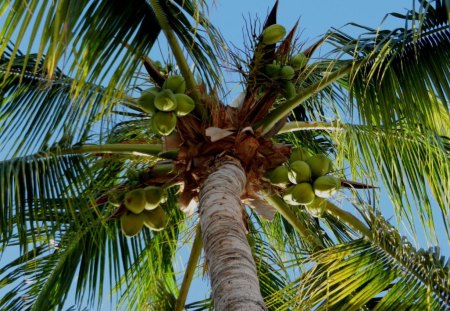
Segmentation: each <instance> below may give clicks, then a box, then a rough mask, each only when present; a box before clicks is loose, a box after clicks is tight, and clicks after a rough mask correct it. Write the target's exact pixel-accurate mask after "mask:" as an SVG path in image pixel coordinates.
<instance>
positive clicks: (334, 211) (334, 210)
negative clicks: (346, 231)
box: [326, 201, 373, 242]
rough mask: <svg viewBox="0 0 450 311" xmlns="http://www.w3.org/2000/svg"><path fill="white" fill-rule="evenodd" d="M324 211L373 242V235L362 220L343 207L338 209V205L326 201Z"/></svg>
mask: <svg viewBox="0 0 450 311" xmlns="http://www.w3.org/2000/svg"><path fill="white" fill-rule="evenodd" d="M326 211H327V212H328V213H329V214H331V215H332V216H334V217H336V218H337V219H339V220H341V221H343V222H345V223H346V224H347V225H349V226H350V227H352V228H353V229H354V230H356V231H358V232H359V233H361V234H362V235H363V236H364V237H366V238H367V239H368V240H370V241H371V242H373V235H372V232H371V231H370V229H369V228H368V227H367V226H366V225H365V224H364V223H363V222H362V221H360V220H359V219H358V218H356V217H355V216H353V215H352V214H351V213H349V212H346V211H344V210H343V209H340V208H339V207H337V206H336V205H334V204H333V203H331V202H329V201H327V208H326Z"/></svg>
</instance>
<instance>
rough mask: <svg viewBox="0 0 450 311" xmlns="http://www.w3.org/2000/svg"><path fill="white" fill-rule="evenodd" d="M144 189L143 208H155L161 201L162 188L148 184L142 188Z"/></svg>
mask: <svg viewBox="0 0 450 311" xmlns="http://www.w3.org/2000/svg"><path fill="white" fill-rule="evenodd" d="M144 191H145V201H146V204H145V209H146V210H152V209H155V208H156V207H157V206H158V205H159V203H160V202H161V198H162V193H163V190H162V188H161V187H156V186H148V187H145V188H144Z"/></svg>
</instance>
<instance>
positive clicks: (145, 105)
mask: <svg viewBox="0 0 450 311" xmlns="http://www.w3.org/2000/svg"><path fill="white" fill-rule="evenodd" d="M158 93H159V88H157V87H152V88H150V89H148V90H145V91H143V92H142V93H141V97H139V99H138V101H137V104H138V105H139V107H141V108H142V110H144V112H146V113H148V114H154V113H155V97H156V95H157V94H158Z"/></svg>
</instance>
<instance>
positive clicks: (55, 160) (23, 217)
mask: <svg viewBox="0 0 450 311" xmlns="http://www.w3.org/2000/svg"><path fill="white" fill-rule="evenodd" d="M91 174H92V171H91V170H90V169H89V165H88V162H87V161H86V160H85V159H84V158H83V157H80V156H61V157H52V156H46V155H43V154H40V155H36V156H27V157H22V158H16V159H13V160H9V161H1V162H0V185H1V188H2V193H1V195H0V206H1V209H0V213H1V225H0V228H1V236H2V239H1V240H2V241H3V243H5V242H6V241H7V240H8V239H9V237H11V235H12V234H13V232H14V230H15V229H17V230H18V233H19V240H20V244H21V245H22V246H23V247H25V248H26V247H27V245H28V243H33V241H34V242H36V240H37V237H38V236H39V235H42V234H46V231H47V230H49V232H52V230H51V229H47V228H45V226H46V225H49V226H50V227H51V225H50V224H52V223H55V224H58V223H59V221H61V220H60V219H59V218H58V216H57V215H58V214H59V213H58V212H59V211H62V210H64V209H67V210H71V211H77V210H78V206H77V203H76V201H74V200H73V198H74V197H75V194H77V193H80V192H81V191H82V190H83V189H84V188H85V187H86V186H87V183H88V179H86V177H89V176H91V178H93V176H92V175H91ZM44 215H53V217H49V218H48V219H45V220H43V219H42V217H43V216H44ZM43 221H44V224H45V225H44V226H42V222H43ZM28 228H31V231H30V233H31V234H32V235H31V236H28V235H27V234H26V233H27V232H29V231H28ZM35 230H36V232H35Z"/></svg>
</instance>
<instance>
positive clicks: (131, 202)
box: [124, 188, 146, 214]
mask: <svg viewBox="0 0 450 311" xmlns="http://www.w3.org/2000/svg"><path fill="white" fill-rule="evenodd" d="M124 204H125V207H126V208H127V209H128V210H129V211H130V212H133V213H135V214H139V213H142V211H143V210H144V208H145V204H146V201H145V192H144V189H141V188H139V189H134V190H131V191H128V192H127V193H126V194H125V198H124Z"/></svg>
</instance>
